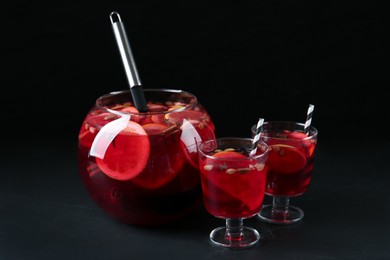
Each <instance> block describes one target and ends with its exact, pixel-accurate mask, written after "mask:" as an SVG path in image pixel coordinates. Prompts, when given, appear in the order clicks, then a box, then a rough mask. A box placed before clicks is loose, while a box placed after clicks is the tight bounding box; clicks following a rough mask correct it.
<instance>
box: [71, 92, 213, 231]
mask: <svg viewBox="0 0 390 260" xmlns="http://www.w3.org/2000/svg"><path fill="white" fill-rule="evenodd" d="M144 93H145V98H146V100H147V106H148V112H146V113H140V112H138V110H137V109H136V108H135V106H134V103H133V101H132V97H131V94H130V92H129V91H118V92H112V93H109V94H107V95H104V96H102V97H100V98H98V99H97V101H96V103H95V104H94V105H93V106H92V108H91V109H90V111H89V112H88V114H87V115H86V117H85V119H84V121H83V123H82V126H81V128H80V132H79V143H78V144H79V145H78V165H79V172H80V176H81V179H82V181H83V183H84V185H85V187H86V189H87V191H88V192H89V194H90V196H91V198H92V199H93V200H94V201H95V202H96V203H97V204H98V205H99V206H100V207H101V208H102V209H103V210H104V211H105V212H107V213H108V214H109V215H111V216H112V217H114V218H115V219H118V220H120V221H122V222H125V223H128V224H135V225H158V224H163V223H168V222H172V221H174V220H177V219H178V218H181V217H183V216H184V215H186V214H188V213H189V212H191V211H192V210H193V209H195V208H196V206H197V205H198V204H199V203H200V202H201V185H200V176H199V166H198V154H197V149H196V142H200V141H202V140H208V139H214V138H215V137H214V124H213V122H212V121H211V119H210V116H209V114H208V113H207V112H206V110H205V109H204V107H203V106H202V105H201V104H199V103H198V101H197V98H196V97H195V96H194V95H192V94H191V93H188V92H185V91H181V90H172V89H145V90H144Z"/></svg>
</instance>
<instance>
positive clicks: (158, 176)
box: [131, 123, 185, 189]
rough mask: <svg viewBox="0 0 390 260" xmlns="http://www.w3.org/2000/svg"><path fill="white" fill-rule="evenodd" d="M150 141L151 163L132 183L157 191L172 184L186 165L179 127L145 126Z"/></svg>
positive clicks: (152, 124)
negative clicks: (182, 152)
mask: <svg viewBox="0 0 390 260" xmlns="http://www.w3.org/2000/svg"><path fill="white" fill-rule="evenodd" d="M143 128H144V129H145V132H146V133H147V134H148V138H149V141H150V146H151V150H150V154H149V159H148V160H149V162H148V164H147V165H146V167H145V168H144V169H143V171H142V172H141V174H139V175H138V176H136V177H135V178H133V179H132V180H131V181H132V182H133V183H134V184H136V185H137V186H139V187H142V188H145V189H157V188H160V187H162V186H164V185H166V184H167V183H169V182H171V181H172V180H173V179H175V177H176V176H177V175H178V174H179V172H180V170H181V169H182V168H183V165H184V160H185V159H184V158H183V156H182V154H181V148H180V131H179V128H178V127H176V128H175V127H168V126H167V125H163V124H157V123H150V124H145V125H143Z"/></svg>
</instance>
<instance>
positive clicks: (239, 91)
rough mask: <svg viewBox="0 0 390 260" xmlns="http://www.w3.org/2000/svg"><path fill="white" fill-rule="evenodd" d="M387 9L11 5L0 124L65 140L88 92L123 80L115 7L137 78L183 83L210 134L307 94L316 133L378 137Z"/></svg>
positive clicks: (385, 79)
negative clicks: (206, 117) (208, 121)
mask: <svg viewBox="0 0 390 260" xmlns="http://www.w3.org/2000/svg"><path fill="white" fill-rule="evenodd" d="M386 10H387V9H386V8H384V6H382V4H381V2H380V1H360V2H356V1H354V2H353V3H352V2H350V1H157V0H153V1H151V0H149V1H148V0H146V1H123V2H120V1H112V2H106V3H104V4H103V3H101V2H94V3H88V2H83V3H72V2H57V1H55V2H51V3H50V2H48V3H45V4H43V3H37V2H26V3H19V4H13V5H12V6H9V7H7V8H6V9H5V10H4V11H3V13H4V15H5V18H6V21H5V25H6V26H5V28H4V31H3V32H2V35H3V37H2V39H3V40H2V45H5V46H4V47H2V52H3V54H2V56H3V57H2V62H4V66H3V68H6V70H5V71H4V69H3V73H2V74H3V76H2V80H5V82H3V83H2V84H1V85H2V95H1V96H2V103H3V104H2V105H4V111H7V112H4V113H3V120H2V122H3V123H2V124H4V125H6V126H7V127H6V128H5V127H3V131H4V130H5V131H7V134H11V133H13V134H17V135H18V138H19V139H20V140H23V139H24V138H28V139H31V138H33V139H37V140H42V141H45V140H48V139H51V140H53V138H55V139H58V138H59V139H62V140H71V141H73V142H75V141H76V139H77V133H78V130H79V127H80V125H81V121H82V119H83V117H84V116H85V114H86V113H87V111H88V110H89V108H90V107H91V106H92V104H93V103H94V101H95V100H96V98H97V97H99V96H100V95H102V94H105V93H108V92H110V91H115V90H122V89H127V88H128V84H127V80H126V76H125V73H124V70H123V67H122V61H121V59H120V55H119V51H118V49H117V45H116V42H115V38H114V35H113V30H112V28H111V23H110V20H109V14H110V13H111V12H112V11H117V12H119V14H120V15H121V18H122V21H123V22H124V24H125V27H126V32H127V34H128V38H129V40H130V43H131V46H132V50H133V54H134V57H135V60H136V63H137V67H138V71H139V74H140V78H141V81H142V83H143V85H144V88H152V87H153V88H156V87H157V88H175V89H183V90H186V91H189V92H192V93H193V94H195V95H196V96H197V97H198V99H199V101H200V102H201V103H202V104H203V105H204V106H205V107H206V109H207V110H208V112H209V113H210V115H211V116H212V118H213V121H214V122H215V125H216V128H217V135H218V136H227V135H237V136H239V135H240V136H247V135H249V134H250V133H249V129H250V126H251V125H253V124H255V123H256V122H257V119H258V117H263V118H265V120H296V121H300V122H304V121H305V116H306V110H307V107H308V105H309V104H314V105H315V110H314V115H313V121H312V122H313V125H314V126H316V127H317V129H318V130H319V132H320V135H319V137H320V139H322V140H323V141H325V140H331V139H337V140H346V139H349V138H357V139H364V140H366V139H369V140H375V139H377V138H380V139H386V140H389V135H388V134H386V129H385V128H383V124H386V121H387V119H388V118H389V115H388V111H389V102H388V97H389V95H387V94H384V93H385V91H386V90H387V89H388V86H389V65H388V60H389V52H388V46H389V42H388V41H386V39H387V35H388V29H389V27H388V22H389V18H388V15H387V13H386ZM3 25H4V23H3ZM381 129H382V130H381Z"/></svg>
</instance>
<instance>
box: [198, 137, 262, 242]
mask: <svg viewBox="0 0 390 260" xmlns="http://www.w3.org/2000/svg"><path fill="white" fill-rule="evenodd" d="M252 144H253V140H252V139H251V138H235V137H229V138H217V139H216V140H215V139H214V140H208V141H206V142H203V143H200V144H198V150H199V166H200V171H201V183H202V190H203V201H204V205H205V208H206V210H207V211H208V212H209V213H210V214H211V215H213V216H215V217H217V218H222V219H225V220H226V226H223V227H218V228H215V229H214V230H213V231H211V233H210V239H211V241H212V242H213V243H215V244H217V245H221V246H224V247H230V248H245V247H249V246H252V245H254V244H256V243H257V242H258V241H259V239H260V234H259V232H258V231H257V230H255V229H253V228H250V227H246V226H244V225H243V220H244V219H245V218H250V217H253V216H255V215H256V214H257V213H258V212H259V211H260V209H261V206H262V203H263V198H264V191H265V182H266V172H267V168H266V165H265V163H266V160H267V157H268V146H267V145H266V144H265V143H263V142H259V143H258V144H257V150H256V153H255V154H254V155H249V153H250V151H251V150H252Z"/></svg>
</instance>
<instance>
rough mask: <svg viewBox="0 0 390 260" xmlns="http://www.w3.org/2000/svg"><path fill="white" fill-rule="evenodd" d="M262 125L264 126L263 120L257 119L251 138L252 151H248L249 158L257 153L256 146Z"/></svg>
mask: <svg viewBox="0 0 390 260" xmlns="http://www.w3.org/2000/svg"><path fill="white" fill-rule="evenodd" d="M263 124H264V119H263V118H259V121H258V122H257V125H256V134H255V136H254V137H253V145H252V150H251V151H250V153H249V156H254V155H255V154H256V152H257V144H258V143H259V140H260V135H261V131H262V130H263Z"/></svg>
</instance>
